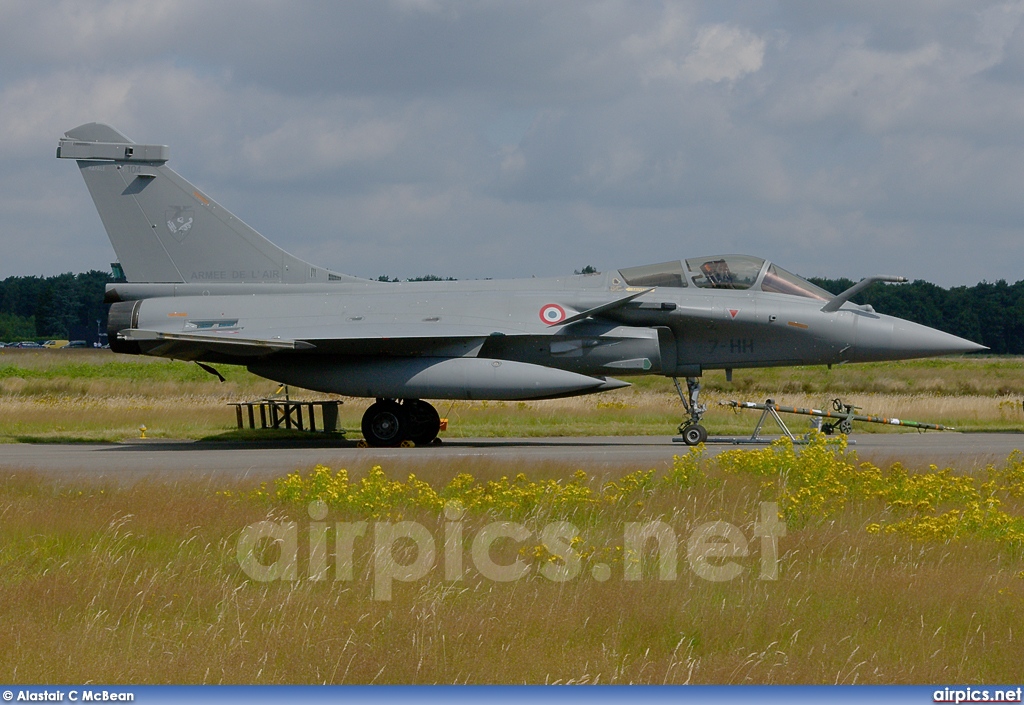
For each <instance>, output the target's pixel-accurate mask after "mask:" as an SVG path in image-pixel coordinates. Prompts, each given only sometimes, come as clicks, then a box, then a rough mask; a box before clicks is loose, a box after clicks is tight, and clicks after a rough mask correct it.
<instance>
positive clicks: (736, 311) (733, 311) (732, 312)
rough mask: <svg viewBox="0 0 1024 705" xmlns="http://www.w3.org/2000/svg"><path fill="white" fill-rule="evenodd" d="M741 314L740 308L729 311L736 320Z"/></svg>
mask: <svg viewBox="0 0 1024 705" xmlns="http://www.w3.org/2000/svg"><path fill="white" fill-rule="evenodd" d="M739 312H740V310H739V309H738V308H730V309H729V315H730V316H732V317H733V318H736V314H737V313H739Z"/></svg>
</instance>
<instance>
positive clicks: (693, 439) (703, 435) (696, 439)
mask: <svg viewBox="0 0 1024 705" xmlns="http://www.w3.org/2000/svg"><path fill="white" fill-rule="evenodd" d="M707 439H708V432H707V430H706V429H705V428H704V427H703V426H701V425H700V424H693V425H692V426H687V427H685V428H684V429H683V443H685V444H686V445H688V446H695V445H697V444H698V443H703V442H704V441H706V440H707Z"/></svg>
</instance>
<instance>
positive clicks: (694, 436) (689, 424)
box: [672, 377, 708, 446]
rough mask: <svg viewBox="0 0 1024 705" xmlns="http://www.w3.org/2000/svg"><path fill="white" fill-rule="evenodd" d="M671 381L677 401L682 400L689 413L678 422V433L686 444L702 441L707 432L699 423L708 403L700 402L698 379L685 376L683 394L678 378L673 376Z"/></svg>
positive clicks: (692, 444)
mask: <svg viewBox="0 0 1024 705" xmlns="http://www.w3.org/2000/svg"><path fill="white" fill-rule="evenodd" d="M672 383H673V384H674V385H675V387H676V393H677V394H679V401H681V402H683V408H684V409H685V410H686V413H688V414H689V415H690V418H688V419H685V420H684V421H683V422H682V423H681V424H679V435H681V436H682V437H683V442H684V443H685V444H686V445H688V446H695V445H697V444H698V443H704V442H705V441H706V440H707V439H708V432H707V429H705V428H704V427H703V426H701V425H700V422H701V420H702V419H703V418H704V412H705V411H707V410H708V405H707V404H701V403H700V380H699V379H697V378H696V377H687V378H686V392H687V393H686V394H683V388H682V387H681V386H680V385H679V379H678V378H676V377H673V378H672Z"/></svg>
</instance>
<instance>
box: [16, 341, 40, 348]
mask: <svg viewBox="0 0 1024 705" xmlns="http://www.w3.org/2000/svg"><path fill="white" fill-rule="evenodd" d="M14 347H16V348H41V347H43V346H42V345H40V344H39V343H37V342H35V341H32V340H23V341H21V342H20V343H15V345H14Z"/></svg>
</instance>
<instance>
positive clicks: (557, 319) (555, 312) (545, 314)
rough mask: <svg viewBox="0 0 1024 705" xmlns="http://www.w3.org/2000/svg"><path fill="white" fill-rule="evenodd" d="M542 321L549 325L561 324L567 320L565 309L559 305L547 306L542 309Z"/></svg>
mask: <svg viewBox="0 0 1024 705" xmlns="http://www.w3.org/2000/svg"><path fill="white" fill-rule="evenodd" d="M540 320H542V321H544V322H545V323H547V324H548V325H553V324H555V323H561V322H562V321H564V320H565V309H564V308H562V307H561V306H559V305H558V304H546V305H544V306H542V307H541V309H540Z"/></svg>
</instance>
